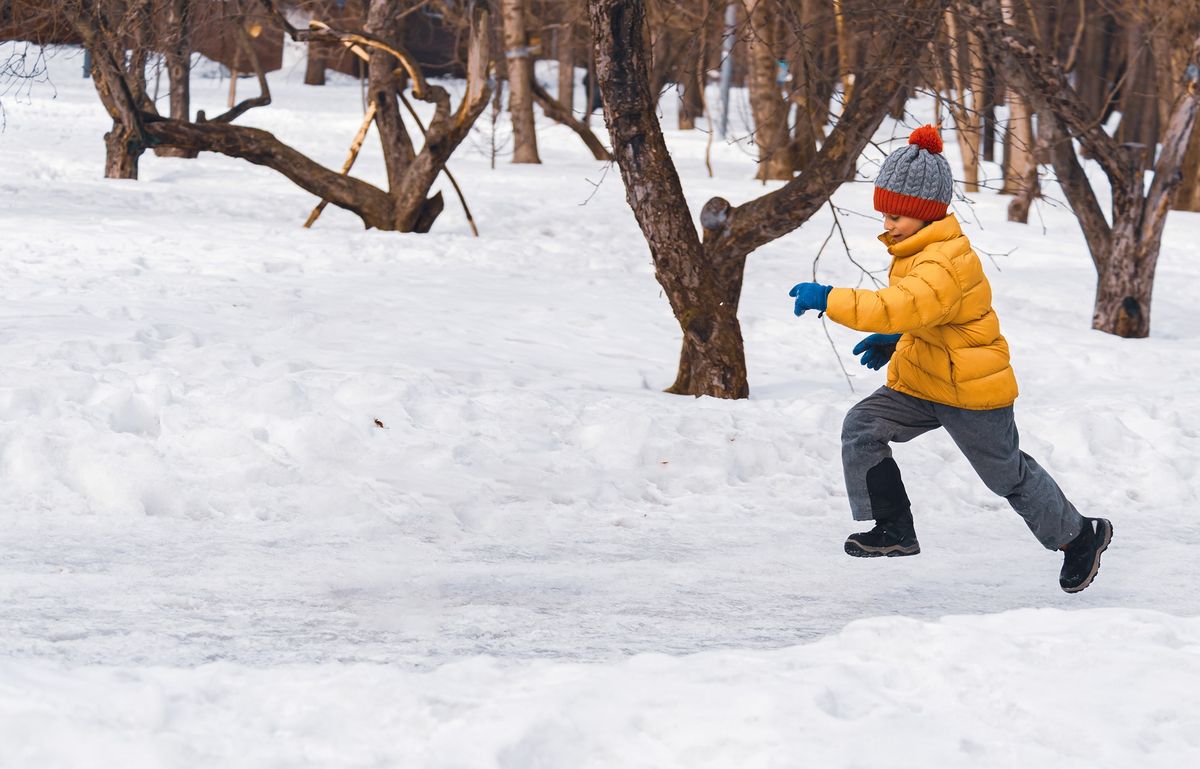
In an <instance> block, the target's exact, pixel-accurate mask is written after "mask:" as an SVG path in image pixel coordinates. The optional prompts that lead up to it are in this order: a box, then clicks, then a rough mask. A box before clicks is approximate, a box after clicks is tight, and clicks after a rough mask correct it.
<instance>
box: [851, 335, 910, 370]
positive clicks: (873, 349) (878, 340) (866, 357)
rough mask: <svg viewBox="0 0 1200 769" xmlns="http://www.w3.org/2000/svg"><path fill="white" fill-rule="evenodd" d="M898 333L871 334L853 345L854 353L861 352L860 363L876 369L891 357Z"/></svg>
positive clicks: (897, 340) (897, 339) (898, 338)
mask: <svg viewBox="0 0 1200 769" xmlns="http://www.w3.org/2000/svg"><path fill="white" fill-rule="evenodd" d="M900 336H901V335H900V334H871V335H870V336H869V337H867V338H866V339H864V340H862V341H861V342H859V343H858V344H856V345H854V354H855V355H859V354H860V353H861V354H862V364H863V365H864V366H866V367H867V368H869V369H871V370H872V371H878V370H879V369H881V368H883V367H884V366H886V365H887V362H888V361H889V360H891V359H892V353H894V352H895V351H896V342H899V341H900Z"/></svg>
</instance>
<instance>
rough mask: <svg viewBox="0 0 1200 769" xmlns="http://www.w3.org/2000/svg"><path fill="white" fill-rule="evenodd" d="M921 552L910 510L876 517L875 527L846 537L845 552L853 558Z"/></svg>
mask: <svg viewBox="0 0 1200 769" xmlns="http://www.w3.org/2000/svg"><path fill="white" fill-rule="evenodd" d="M919 552H921V545H920V543H918V542H917V532H916V530H915V529H913V518H912V512H910V511H908V510H905V511H904V512H902V513H896V514H894V515H893V516H889V517H886V518H876V519H875V528H873V529H871V530H870V531H864V532H860V533H858V534H851V535H850V536H849V537H847V538H846V554H847V555H852V556H854V557H855V558H878V557H879V556H881V555H886V556H889V557H894V556H900V555H916V554H917V553H919Z"/></svg>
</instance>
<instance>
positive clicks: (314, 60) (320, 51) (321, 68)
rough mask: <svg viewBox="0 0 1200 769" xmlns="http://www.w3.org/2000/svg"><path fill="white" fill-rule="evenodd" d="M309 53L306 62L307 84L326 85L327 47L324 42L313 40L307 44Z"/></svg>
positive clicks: (305, 80) (305, 77)
mask: <svg viewBox="0 0 1200 769" xmlns="http://www.w3.org/2000/svg"><path fill="white" fill-rule="evenodd" d="M307 48H308V55H307V57H306V58H305V64H304V84H305V85H325V54H326V51H327V47H326V46H325V44H324V43H317V42H311V43H309V44H308V46H307Z"/></svg>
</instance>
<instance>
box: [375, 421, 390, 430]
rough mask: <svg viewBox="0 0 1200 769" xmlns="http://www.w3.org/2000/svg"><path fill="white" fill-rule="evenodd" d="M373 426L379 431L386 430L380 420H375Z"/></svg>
mask: <svg viewBox="0 0 1200 769" xmlns="http://www.w3.org/2000/svg"><path fill="white" fill-rule="evenodd" d="M375 426H376V427H378V428H380V429H381V430H386V429H387V428H386V427H384V424H383V421H382V420H379V419H376V420H375Z"/></svg>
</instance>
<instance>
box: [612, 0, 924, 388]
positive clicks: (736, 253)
mask: <svg viewBox="0 0 1200 769" xmlns="http://www.w3.org/2000/svg"><path fill="white" fill-rule="evenodd" d="M945 4H946V0H907V1H906V2H903V3H897V4H894V5H891V6H888V7H887V8H886V9H881V10H880V14H881V15H883V16H884V19H883V22H884V23H882V24H881V25H880V29H881V30H886V31H884V32H882V33H881V34H883V35H884V40H883V41H882V42H881V44H880V48H879V50H880V51H881V54H882V55H881V59H880V61H886V62H887V63H888V67H887V68H886V69H884V68H875V69H868V70H866V71H864V72H863V75H862V77H861V78H860V79H857V80H856V82H855V85H854V93H853V95H852V96H851V97H850V99H849V100H848V101H847V103H846V105H845V108H844V110H843V112H842V114H841V117H840V119H839V120H838V121H837V124H836V126H835V127H834V128H833V130H832V131H831V132H830V134H829V136H828V137H827V138H826V139H825V141H824V143H823V144H822V146H821V150H820V152H819V153H818V154H817V155H816V157H815V158H814V160H813V162H812V163H811V164H810V165H809V166H808V167H807V168H806V169H805V171H804V173H803V174H801V175H800V176H799V177H797V178H795V179H793V180H792V181H790V182H788V183H787V184H786V185H784V186H782V187H781V188H779V189H777V190H774V191H772V192H770V193H768V194H766V195H763V196H762V197H760V198H757V199H755V200H752V201H749V202H747V203H745V204H743V205H740V206H736V207H735V206H732V205H731V204H730V203H729V202H728V201H726V200H724V199H722V198H713V199H712V200H710V201H709V202H708V203H707V204H705V206H704V209H703V210H702V212H701V214H700V224H701V227H702V228H703V239H701V234H700V233H699V232H698V231H697V229H696V225H695V223H694V221H693V219H692V216H691V212H690V211H689V209H688V205H687V202H686V200H685V198H684V195H683V190H682V185H681V183H680V181H679V175H678V173H677V171H676V169H675V165H674V163H673V162H672V160H671V156H670V153H669V152H668V151H667V147H666V142H665V141H664V139H663V134H662V130H661V128H660V126H659V123H658V119H657V116H656V107H657V101H656V98H655V96H656V94H655V93H654V92H652V91H651V89H650V82H649V70H650V62H649V61H648V56H647V51H646V45H645V39H644V36H643V34H644V24H645V16H646V9H645V3H644V0H589V15H590V18H591V24H592V35H593V39H594V45H595V47H596V70H597V79H598V82H599V85H600V90H601V92H602V93H603V95H604V118H605V122H606V123H607V124H608V129H609V133H610V135H611V137H612V142H613V154H614V156H615V157H616V160H617V165H618V166H619V167H620V169H621V176H622V178H623V180H624V182H625V190H626V198H627V200H628V201H629V205H630V207H631V208H632V209H633V213H634V216H635V217H636V219H637V221H638V224H639V226H640V227H641V229H642V233H643V234H644V235H645V237H646V241H647V243H648V245H649V247H650V253H651V255H652V257H653V259H654V264H655V275H656V277H657V278H658V281H659V283H660V284H661V285H662V286H663V290H664V293H665V294H666V296H667V299H668V301H670V303H671V309H672V311H673V312H674V313H675V317H676V319H677V320H678V322H679V326H680V330H681V331H682V333H683V345H682V350H681V352H680V359H679V370H678V373H677V375H676V379H675V383H674V384H673V385H671V387H669V388H668V392H672V393H679V394H690V395H711V396H716V397H721V398H744V397H746V396H747V395H748V393H749V383H748V382H747V379H746V364H745V353H744V349H743V341H742V333H741V326H740V324H739V323H738V318H737V310H738V302H739V299H740V296H741V287H742V275H743V270H744V267H745V260H746V257H747V255H748V254H750V252H752V251H754V250H755V249H756V248H758V247H759V246H762V245H764V244H766V243H768V242H770V241H772V240H774V239H776V238H778V237H781V236H782V235H785V234H787V233H788V232H791V231H792V230H794V229H796V228H797V227H799V226H800V225H801V224H803V223H804V222H805V221H807V220H808V219H809V217H811V216H812V215H813V213H815V212H816V211H817V210H819V209H820V208H821V206H823V205H824V204H825V202H826V201H827V200H828V198H829V196H830V195H831V194H832V193H833V192H834V191H835V190H836V189H837V188H838V187H839V186H840V185H841V184H842V183H843V182H844V181H845V180H846V179H848V178H850V176H851V174H852V173H853V170H854V167H855V163H856V160H857V159H858V157H859V155H860V153H861V152H862V149H863V147H864V146H865V145H866V143H867V142H868V141H869V140H870V138H871V136H872V134H873V133H874V132H875V129H876V128H877V127H878V126H879V124H880V122H881V121H882V120H883V117H884V116H885V115H886V113H887V110H888V107H889V106H890V105H891V103H892V101H893V100H894V99H895V97H896V95H897V94H898V93H899V92H900V91H901V89H902V84H903V83H905V82H907V81H908V80H909V76H910V74H911V70H912V66H913V64H914V61H915V52H916V51H920V50H921V49H923V48H924V47H925V45H926V43H927V42H928V41H929V39H930V37H931V36H932V34H933V30H934V28H935V27H936V22H937V19H938V17H939V16H940V14H941V13H942V11H943V9H944V8H945Z"/></svg>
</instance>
